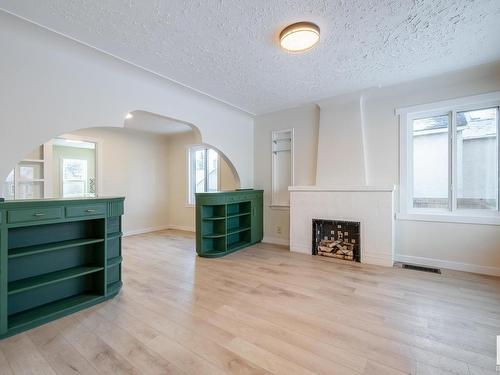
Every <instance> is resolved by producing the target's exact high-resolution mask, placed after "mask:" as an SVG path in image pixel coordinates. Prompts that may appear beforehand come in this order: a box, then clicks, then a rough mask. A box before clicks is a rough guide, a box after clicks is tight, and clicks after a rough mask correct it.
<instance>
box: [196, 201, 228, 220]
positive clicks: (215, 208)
mask: <svg viewBox="0 0 500 375" xmlns="http://www.w3.org/2000/svg"><path fill="white" fill-rule="evenodd" d="M201 217H202V219H203V220H221V219H224V218H225V217H226V206H225V205H223V204H217V205H204V206H201Z"/></svg>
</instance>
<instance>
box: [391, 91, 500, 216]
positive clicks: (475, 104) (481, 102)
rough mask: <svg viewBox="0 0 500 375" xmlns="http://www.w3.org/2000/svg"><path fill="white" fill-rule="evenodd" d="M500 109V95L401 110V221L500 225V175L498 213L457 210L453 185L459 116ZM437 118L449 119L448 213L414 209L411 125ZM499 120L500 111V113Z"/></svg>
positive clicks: (499, 138)
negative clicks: (485, 109)
mask: <svg viewBox="0 0 500 375" xmlns="http://www.w3.org/2000/svg"><path fill="white" fill-rule="evenodd" d="M491 107H499V108H500V91H496V92H492V93H488V94H483V95H475V96H468V97H463V98H458V99H452V100H446V101H441V102H437V103H432V104H423V105H418V106H412V107H405V108H399V109H397V110H396V115H399V122H400V129H399V177H400V186H399V212H398V214H397V218H398V219H399V220H417V221H437V222H457V223H470V224H485V225H500V211H499V207H500V173H499V181H498V182H497V189H498V192H497V193H498V196H497V210H474V209H469V210H467V209H460V210H457V208H456V202H457V199H456V191H455V189H454V188H453V184H454V183H455V182H456V180H457V160H456V152H455V148H456V136H455V134H456V130H457V124H456V118H457V113H458V112H463V111H471V110H476V109H481V108H491ZM437 115H448V116H450V122H449V124H450V125H449V128H448V142H449V143H448V163H449V167H448V171H449V176H448V198H449V200H450V202H449V208H448V209H429V208H413V157H412V155H413V149H412V147H413V141H412V131H410V130H411V129H412V124H413V120H414V119H418V118H425V117H431V116H437ZM499 117H500V111H499ZM499 131H500V119H499V118H497V147H499V152H498V154H499V160H498V167H499V168H500V132H499Z"/></svg>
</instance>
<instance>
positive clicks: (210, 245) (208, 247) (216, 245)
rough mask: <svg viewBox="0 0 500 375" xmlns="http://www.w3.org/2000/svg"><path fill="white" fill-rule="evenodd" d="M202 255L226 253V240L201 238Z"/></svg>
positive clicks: (222, 238)
mask: <svg viewBox="0 0 500 375" xmlns="http://www.w3.org/2000/svg"><path fill="white" fill-rule="evenodd" d="M201 246H202V253H203V254H208V253H224V252H225V251H226V238H225V236H223V237H218V238H203V239H202V245H201Z"/></svg>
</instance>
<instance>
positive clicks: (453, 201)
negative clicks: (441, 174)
mask: <svg viewBox="0 0 500 375" xmlns="http://www.w3.org/2000/svg"><path fill="white" fill-rule="evenodd" d="M449 115H450V116H451V119H450V120H451V121H450V124H451V129H450V134H449V140H450V145H449V165H450V168H449V170H450V176H449V181H448V186H449V192H450V196H449V199H450V210H451V211H452V212H454V211H456V210H457V112H456V111H455V110H452V111H451V112H450V113H449Z"/></svg>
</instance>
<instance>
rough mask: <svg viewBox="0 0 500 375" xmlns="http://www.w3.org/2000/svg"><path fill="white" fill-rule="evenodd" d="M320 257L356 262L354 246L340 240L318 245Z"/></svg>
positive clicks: (324, 241)
mask: <svg viewBox="0 0 500 375" xmlns="http://www.w3.org/2000/svg"><path fill="white" fill-rule="evenodd" d="M318 255H323V256H326V257H332V258H337V259H345V260H354V245H353V244H350V243H348V242H344V240H343V239H339V240H321V241H320V243H319V245H318Z"/></svg>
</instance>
